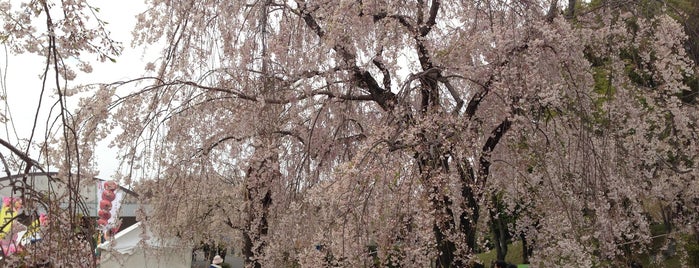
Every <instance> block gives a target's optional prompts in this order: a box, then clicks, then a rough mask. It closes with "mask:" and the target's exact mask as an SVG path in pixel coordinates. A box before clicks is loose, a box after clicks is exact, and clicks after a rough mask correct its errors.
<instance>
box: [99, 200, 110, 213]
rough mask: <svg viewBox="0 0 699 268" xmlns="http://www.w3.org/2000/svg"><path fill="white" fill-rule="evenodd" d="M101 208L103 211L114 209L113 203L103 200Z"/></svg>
mask: <svg viewBox="0 0 699 268" xmlns="http://www.w3.org/2000/svg"><path fill="white" fill-rule="evenodd" d="M100 208H101V209H103V210H107V211H109V210H111V209H112V201H109V200H102V201H100Z"/></svg>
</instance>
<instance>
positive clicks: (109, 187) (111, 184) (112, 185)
mask: <svg viewBox="0 0 699 268" xmlns="http://www.w3.org/2000/svg"><path fill="white" fill-rule="evenodd" d="M117 188H119V185H117V184H116V182H114V181H105V182H104V189H105V190H110V191H114V190H116V189H117Z"/></svg>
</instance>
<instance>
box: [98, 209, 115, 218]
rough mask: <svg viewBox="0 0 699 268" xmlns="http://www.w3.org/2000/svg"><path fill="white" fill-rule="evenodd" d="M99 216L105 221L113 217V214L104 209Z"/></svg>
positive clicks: (99, 212)
mask: <svg viewBox="0 0 699 268" xmlns="http://www.w3.org/2000/svg"><path fill="white" fill-rule="evenodd" d="M97 215H98V216H99V217H100V218H101V219H105V220H108V219H109V218H111V217H112V213H109V211H108V210H104V209H100V211H98V212H97Z"/></svg>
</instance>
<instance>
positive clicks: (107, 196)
mask: <svg viewBox="0 0 699 268" xmlns="http://www.w3.org/2000/svg"><path fill="white" fill-rule="evenodd" d="M114 198H116V194H115V193H114V191H112V190H104V192H102V199H103V200H109V201H114Z"/></svg>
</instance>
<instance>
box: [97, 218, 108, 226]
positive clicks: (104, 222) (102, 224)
mask: <svg viewBox="0 0 699 268" xmlns="http://www.w3.org/2000/svg"><path fill="white" fill-rule="evenodd" d="M97 225H100V226H105V225H107V220H106V219H102V218H100V219H99V220H97Z"/></svg>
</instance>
